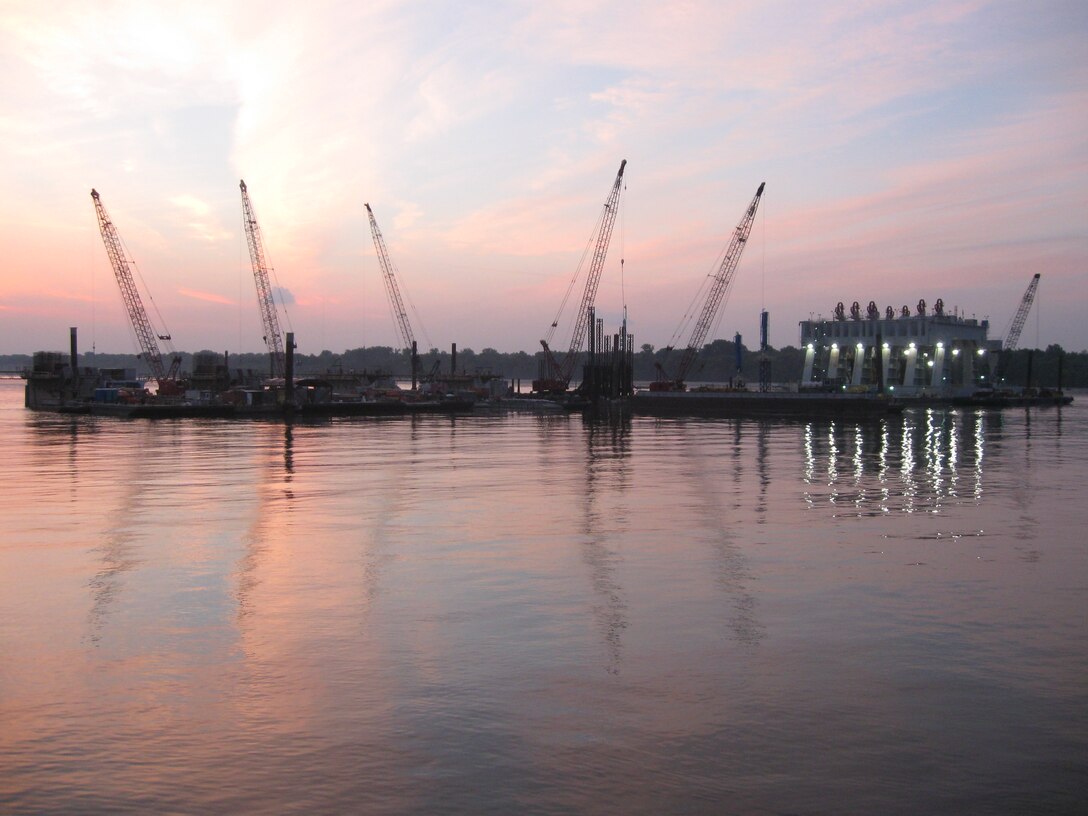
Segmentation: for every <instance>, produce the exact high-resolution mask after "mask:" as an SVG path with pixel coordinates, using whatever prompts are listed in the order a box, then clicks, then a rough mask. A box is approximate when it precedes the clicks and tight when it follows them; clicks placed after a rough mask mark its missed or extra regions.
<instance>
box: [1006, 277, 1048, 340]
mask: <svg viewBox="0 0 1088 816" xmlns="http://www.w3.org/2000/svg"><path fill="white" fill-rule="evenodd" d="M1039 277H1040V274H1039V273H1038V272H1036V273H1035V276H1034V277H1033V278H1032V279H1031V283H1029V284H1028V288H1027V291H1025V292H1024V297H1023V298H1021V300H1020V308H1019V309H1017V310H1016V317H1014V318H1013V319H1012V326H1011V327H1010V328H1009V333H1008V335H1007V336H1006V337H1005V342H1004V343H1003V344H1002V346H1001V350H1002V351H1015V350H1016V346H1017V344H1019V342H1020V332H1022V331H1023V330H1024V323H1026V322H1027V319H1028V312H1030V311H1031V304H1032V303H1034V302H1035V290H1036V289H1038V288H1039Z"/></svg>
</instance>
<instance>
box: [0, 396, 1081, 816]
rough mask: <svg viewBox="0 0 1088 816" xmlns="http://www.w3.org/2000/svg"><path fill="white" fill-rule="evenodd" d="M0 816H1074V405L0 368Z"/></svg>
mask: <svg viewBox="0 0 1088 816" xmlns="http://www.w3.org/2000/svg"><path fill="white" fill-rule="evenodd" d="M0 451H2V452H3V459H4V464H5V472H4V477H3V490H2V492H0V521H2V524H3V527H2V531H3V532H2V538H0V812H4V813H35V814H48V813H118V812H139V813H153V812H154V813H208V812H252V813H302V812H307V813H309V812H358V813H376V814H381V813H753V814H760V813H797V814H807V813H1075V812H1084V808H1085V804H1086V802H1088V799H1086V795H1088V794H1086V791H1088V555H1086V547H1085V540H1086V539H1088V536H1086V535H1085V529H1086V528H1088V501H1086V494H1085V489H1084V484H1085V480H1086V478H1088V397H1086V396H1085V395H1084V394H1081V395H1079V399H1078V402H1077V403H1076V404H1074V405H1073V406H1072V407H1070V408H1065V409H1061V410H1058V409H1046V410H1024V409H1019V410H1015V411H1006V412H1004V413H992V412H971V411H960V412H948V413H945V412H936V413H932V412H916V413H915V412H908V413H907V414H906V415H905V416H903V417H897V418H895V419H892V420H888V421H882V422H876V423H865V424H857V423H853V422H842V421H838V422H832V421H827V420H819V421H815V422H809V423H805V422H757V421H707V420H667V421H666V420H654V419H645V418H636V419H632V420H628V421H626V422H623V421H616V422H611V423H609V422H597V423H594V422H591V421H589V420H588V419H583V418H582V417H580V416H535V415H528V414H520V415H519V414H511V415H507V416H500V417H471V416H468V417H457V418H452V419H451V418H448V417H417V418H397V419H392V420H373V419H352V420H345V421H329V422H322V423H320V424H296V425H294V426H291V427H285V426H284V425H283V424H277V423H265V422H248V423H231V422H222V421H177V422H165V421H164V422H158V423H154V422H148V421H141V420H136V421H119V420H112V419H107V418H88V417H81V418H64V417H60V416H53V415H48V414H35V413H32V412H29V411H26V410H24V409H23V408H22V384H21V383H20V382H19V381H0Z"/></svg>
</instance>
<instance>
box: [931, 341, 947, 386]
mask: <svg viewBox="0 0 1088 816" xmlns="http://www.w3.org/2000/svg"><path fill="white" fill-rule="evenodd" d="M929 384H930V385H931V386H932V387H933V388H936V389H939V390H941V391H944V390H945V382H944V343H938V344H937V347H936V350H935V351H934V352H933V373H932V375H931V376H930V378H929Z"/></svg>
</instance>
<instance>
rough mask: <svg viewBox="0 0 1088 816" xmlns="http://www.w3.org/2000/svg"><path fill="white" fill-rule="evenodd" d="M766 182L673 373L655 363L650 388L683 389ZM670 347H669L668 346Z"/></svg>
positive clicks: (730, 248) (745, 217) (729, 250)
mask: <svg viewBox="0 0 1088 816" xmlns="http://www.w3.org/2000/svg"><path fill="white" fill-rule="evenodd" d="M765 184H766V182H763V183H761V184H760V185H759V189H758V190H756V194H755V197H754V198H753V199H752V202H751V203H750V204H749V205H748V208H747V209H746V210H745V211H744V215H743V216H741V219H740V223H739V224H737V227H736V229H735V230H733V237H732V238H731V239H730V241H729V246H728V248H727V249H726V251H725V254H724V255H723V256H722V262H721V266H719V267H718V272H717V274H716V275H715V276H714V280H713V282H712V283H711V285H710V289H709V291H708V292H707V297H706V301H705V303H704V304H703V310H702V313H701V314H700V315H699V319H698V320H697V321H696V323H695V327H694V328H693V329H692V332H691V339H690V340H688V345H687V347H686V348H685V349H684V353H683V354H682V355H681V357H680V362H679V364H678V365H677V366H676V376H674V377H669V375H668V374H667V373H666V371H665V368H664V366H663V365H662V364H661V363H657V364H656V365H657V372H658V379H657V380H656V381H655V382H652V383H650V390H651V391H683V390H684V389H685V388H686V385H685V384H684V381H685V379H686V378H687V375H688V371H689V370H690V369H691V364H692V363H694V362H695V357H696V356H697V355H698V354H699V350H700V349H701V348H702V347H703V341H705V340H706V336H707V333H708V332H709V331H710V327H711V324H713V323H714V320H715V318H716V317H717V315H718V311H719V309H720V308H721V305H722V303H723V302H724V300H725V296H726V294H727V293H728V291H729V286H730V284H731V283H732V282H733V274H734V273H735V272H736V269H737V264H739V263H740V256H741V255H742V254H743V253H744V247H745V246H746V245H747V243H748V235H749V233H751V231H752V222H753V221H754V220H755V217H756V208H757V207H759V199H760V197H761V196H762V195H763V187H764V186H765ZM839 308H840V309H841V308H842V304H841V303H840V304H839ZM683 325H684V324H683V322H682V323H681V328H680V329H678V330H677V332H676V335H674V336H677V335H679V334H680V332H681V331H682V330H683ZM669 348H670V349H671V346H670V347H669Z"/></svg>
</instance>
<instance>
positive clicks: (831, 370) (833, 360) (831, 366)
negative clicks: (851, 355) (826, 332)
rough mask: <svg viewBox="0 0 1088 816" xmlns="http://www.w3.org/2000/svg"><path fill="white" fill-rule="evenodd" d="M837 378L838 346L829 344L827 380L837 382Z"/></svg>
mask: <svg viewBox="0 0 1088 816" xmlns="http://www.w3.org/2000/svg"><path fill="white" fill-rule="evenodd" d="M838 378H839V344H838V343H832V344H831V356H830V357H829V358H828V360H827V379H829V380H837V379H838Z"/></svg>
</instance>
